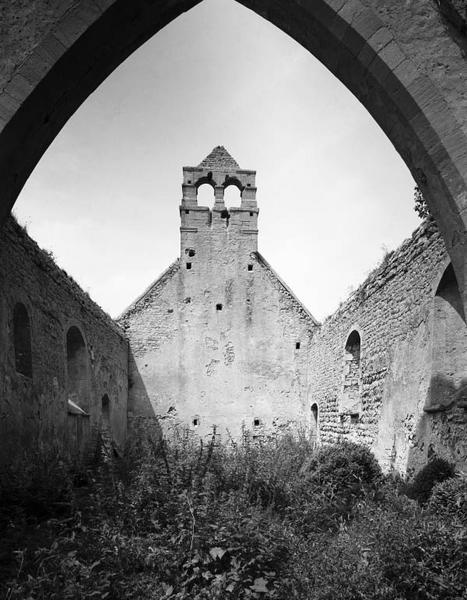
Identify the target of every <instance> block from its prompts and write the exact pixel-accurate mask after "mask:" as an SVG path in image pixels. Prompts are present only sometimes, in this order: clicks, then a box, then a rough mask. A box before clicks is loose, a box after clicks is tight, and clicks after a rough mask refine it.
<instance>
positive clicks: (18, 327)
mask: <svg viewBox="0 0 467 600" xmlns="http://www.w3.org/2000/svg"><path fill="white" fill-rule="evenodd" d="M13 345H14V349H15V369H16V372H17V373H21V375H25V376H26V377H32V350H31V325H30V322H29V315H28V311H27V309H26V307H25V306H24V304H21V303H20V302H18V304H16V306H15V308H14V310H13Z"/></svg>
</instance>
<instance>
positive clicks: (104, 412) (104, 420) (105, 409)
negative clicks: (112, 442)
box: [101, 394, 110, 429]
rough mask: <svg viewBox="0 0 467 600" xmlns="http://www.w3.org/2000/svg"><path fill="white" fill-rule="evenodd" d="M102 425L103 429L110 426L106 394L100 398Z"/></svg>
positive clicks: (108, 402) (108, 404) (108, 403)
mask: <svg viewBox="0 0 467 600" xmlns="http://www.w3.org/2000/svg"><path fill="white" fill-rule="evenodd" d="M101 412H102V426H103V427H104V428H105V429H109V428H110V399H109V397H108V396H107V394H104V395H103V396H102V400H101Z"/></svg>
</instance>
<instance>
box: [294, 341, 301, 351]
mask: <svg viewBox="0 0 467 600" xmlns="http://www.w3.org/2000/svg"><path fill="white" fill-rule="evenodd" d="M300 345H301V344H300V342H295V350H300Z"/></svg>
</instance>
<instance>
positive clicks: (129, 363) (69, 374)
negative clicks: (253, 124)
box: [0, 146, 467, 473]
mask: <svg viewBox="0 0 467 600" xmlns="http://www.w3.org/2000/svg"><path fill="white" fill-rule="evenodd" d="M205 183H207V184H209V185H210V186H212V188H213V190H214V196H215V201H214V205H213V207H212V208H210V207H207V206H200V204H199V203H198V189H199V187H200V186H201V185H202V184H205ZM229 186H236V187H237V188H238V189H239V190H240V195H241V203H240V206H237V207H226V205H225V202H224V192H225V190H226V188H228V187H229ZM182 190H183V195H182V202H181V206H180V219H181V227H180V256H179V258H178V259H177V260H176V261H175V262H174V263H173V264H172V265H170V266H169V268H168V269H167V270H166V271H165V273H163V274H162V276H161V277H159V278H158V279H157V280H156V281H155V282H154V283H153V284H152V285H151V286H150V287H149V288H148V289H147V290H146V291H145V292H144V293H143V295H142V296H141V297H139V298H138V299H137V300H136V301H135V302H134V303H133V304H132V305H131V306H130V307H129V308H128V309H127V310H126V311H125V312H124V313H123V315H122V316H121V317H120V318H119V319H118V320H117V321H113V320H112V319H111V318H110V317H109V316H108V315H107V314H106V313H105V312H104V311H102V309H100V308H99V307H98V306H97V305H96V304H95V303H94V302H93V301H92V300H91V299H90V298H89V296H88V295H87V294H85V293H84V292H83V291H82V290H81V289H80V288H79V286H78V285H77V284H76V283H75V282H74V281H73V279H72V278H70V277H69V276H68V275H67V274H66V273H65V272H64V271H63V270H61V269H59V268H58V267H57V266H56V264H55V263H54V261H53V260H52V258H51V257H50V256H49V255H48V253H46V252H44V251H43V250H41V249H40V248H39V247H38V246H37V244H36V243H35V242H34V241H33V240H32V239H31V238H30V237H29V236H28V234H27V233H26V231H25V230H24V228H22V227H20V226H19V225H18V224H17V223H16V221H15V220H14V219H13V218H10V219H9V220H8V221H7V223H6V224H5V226H4V227H3V229H2V231H1V236H0V439H1V440H2V444H1V446H0V460H1V461H10V460H12V459H13V460H14V457H15V456H18V455H19V453H21V452H22V449H23V448H25V447H27V446H28V445H34V444H54V445H56V446H57V448H59V449H60V450H61V451H62V452H66V453H69V454H70V455H71V456H73V457H74V458H75V460H77V461H87V460H90V459H91V458H92V456H93V455H94V453H95V451H96V447H97V446H98V444H99V443H100V441H102V439H103V438H104V439H107V440H108V439H110V440H111V442H112V444H113V445H114V448H115V449H120V448H122V447H123V445H124V444H125V441H126V440H127V438H128V435H129V434H131V433H132V432H133V433H134V432H136V431H138V430H139V425H144V427H145V428H150V429H152V430H154V431H157V432H160V431H161V430H163V431H168V430H170V429H171V428H173V427H186V428H188V429H189V430H190V431H191V432H193V435H199V436H201V437H202V436H205V435H211V434H212V431H213V429H214V428H215V430H216V432H217V433H219V434H220V435H221V436H222V438H223V439H228V438H229V436H231V437H233V438H235V437H237V436H238V435H240V433H241V431H242V428H246V429H248V430H249V431H251V432H252V435H253V436H256V437H261V436H266V435H275V434H280V433H281V432H284V431H297V430H299V429H300V430H302V431H304V432H305V434H306V435H308V436H310V438H311V439H313V440H314V441H315V442H316V443H318V444H323V443H332V442H335V441H337V440H339V439H349V440H353V441H356V442H360V443H363V444H366V445H367V446H369V447H370V448H371V449H372V450H373V452H374V453H375V455H376V457H377V458H378V460H379V461H380V463H381V465H382V466H383V467H384V469H386V470H390V469H394V470H397V471H399V472H401V473H405V472H413V471H416V470H418V469H419V468H420V467H421V466H422V465H423V464H425V463H426V462H427V460H429V459H430V458H431V457H433V456H441V457H444V458H446V459H448V460H449V461H451V462H454V463H456V465H457V466H458V467H459V468H465V467H466V461H467V435H466V433H467V326H466V318H465V314H464V309H463V302H462V297H461V293H460V290H459V286H458V282H457V279H456V275H455V272H454V269H453V267H452V265H451V263H450V260H449V257H448V254H447V252H446V249H445V245H444V242H443V239H442V237H441V235H440V234H439V232H438V229H437V227H436V224H435V223H434V222H433V221H431V220H425V221H424V222H423V223H422V224H421V225H420V226H419V227H418V229H417V230H416V231H415V232H414V233H413V234H412V237H411V238H410V239H408V240H406V241H405V242H403V244H402V245H401V246H400V247H399V248H398V249H397V250H395V251H394V252H390V253H388V254H387V256H386V257H385V258H384V260H383V262H382V263H381V264H380V265H379V266H378V267H377V268H375V269H374V270H373V271H372V272H371V273H370V275H369V276H368V278H367V279H366V281H364V282H363V283H362V284H361V285H360V287H359V288H358V289H357V290H356V291H355V292H354V293H353V294H351V295H350V297H349V298H348V299H347V300H346V301H345V302H343V303H342V304H341V306H340V307H339V309H338V310H337V311H336V312H335V313H334V314H332V315H330V316H329V317H328V318H327V319H326V320H325V321H324V322H323V323H318V322H317V321H316V320H315V319H314V318H313V316H312V315H311V314H310V312H309V311H308V310H307V309H306V308H305V307H304V306H303V305H302V304H301V303H300V302H299V301H298V300H297V298H296V297H295V296H294V294H293V293H292V292H291V290H290V289H289V288H288V287H287V285H286V284H285V283H284V282H283V281H282V280H281V279H280V278H279V276H278V275H277V274H276V273H275V272H274V271H273V269H272V268H271V267H270V266H269V264H268V263H267V262H266V260H265V259H264V258H263V257H262V256H261V254H260V253H259V252H258V212H259V209H258V206H257V203H256V186H255V172H254V171H250V170H244V169H241V168H240V167H239V165H238V164H237V163H236V161H235V160H234V159H233V158H232V157H231V156H230V155H229V154H228V152H227V151H226V150H225V149H224V148H223V147H220V146H218V147H217V148H215V149H214V150H213V151H212V152H211V154H209V155H208V156H207V157H206V159H205V160H203V161H202V162H201V163H200V164H199V166H197V167H185V168H184V169H183V185H182Z"/></svg>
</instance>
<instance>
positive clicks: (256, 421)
mask: <svg viewBox="0 0 467 600" xmlns="http://www.w3.org/2000/svg"><path fill="white" fill-rule="evenodd" d="M253 427H261V419H260V418H259V417H255V418H254V419H253Z"/></svg>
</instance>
